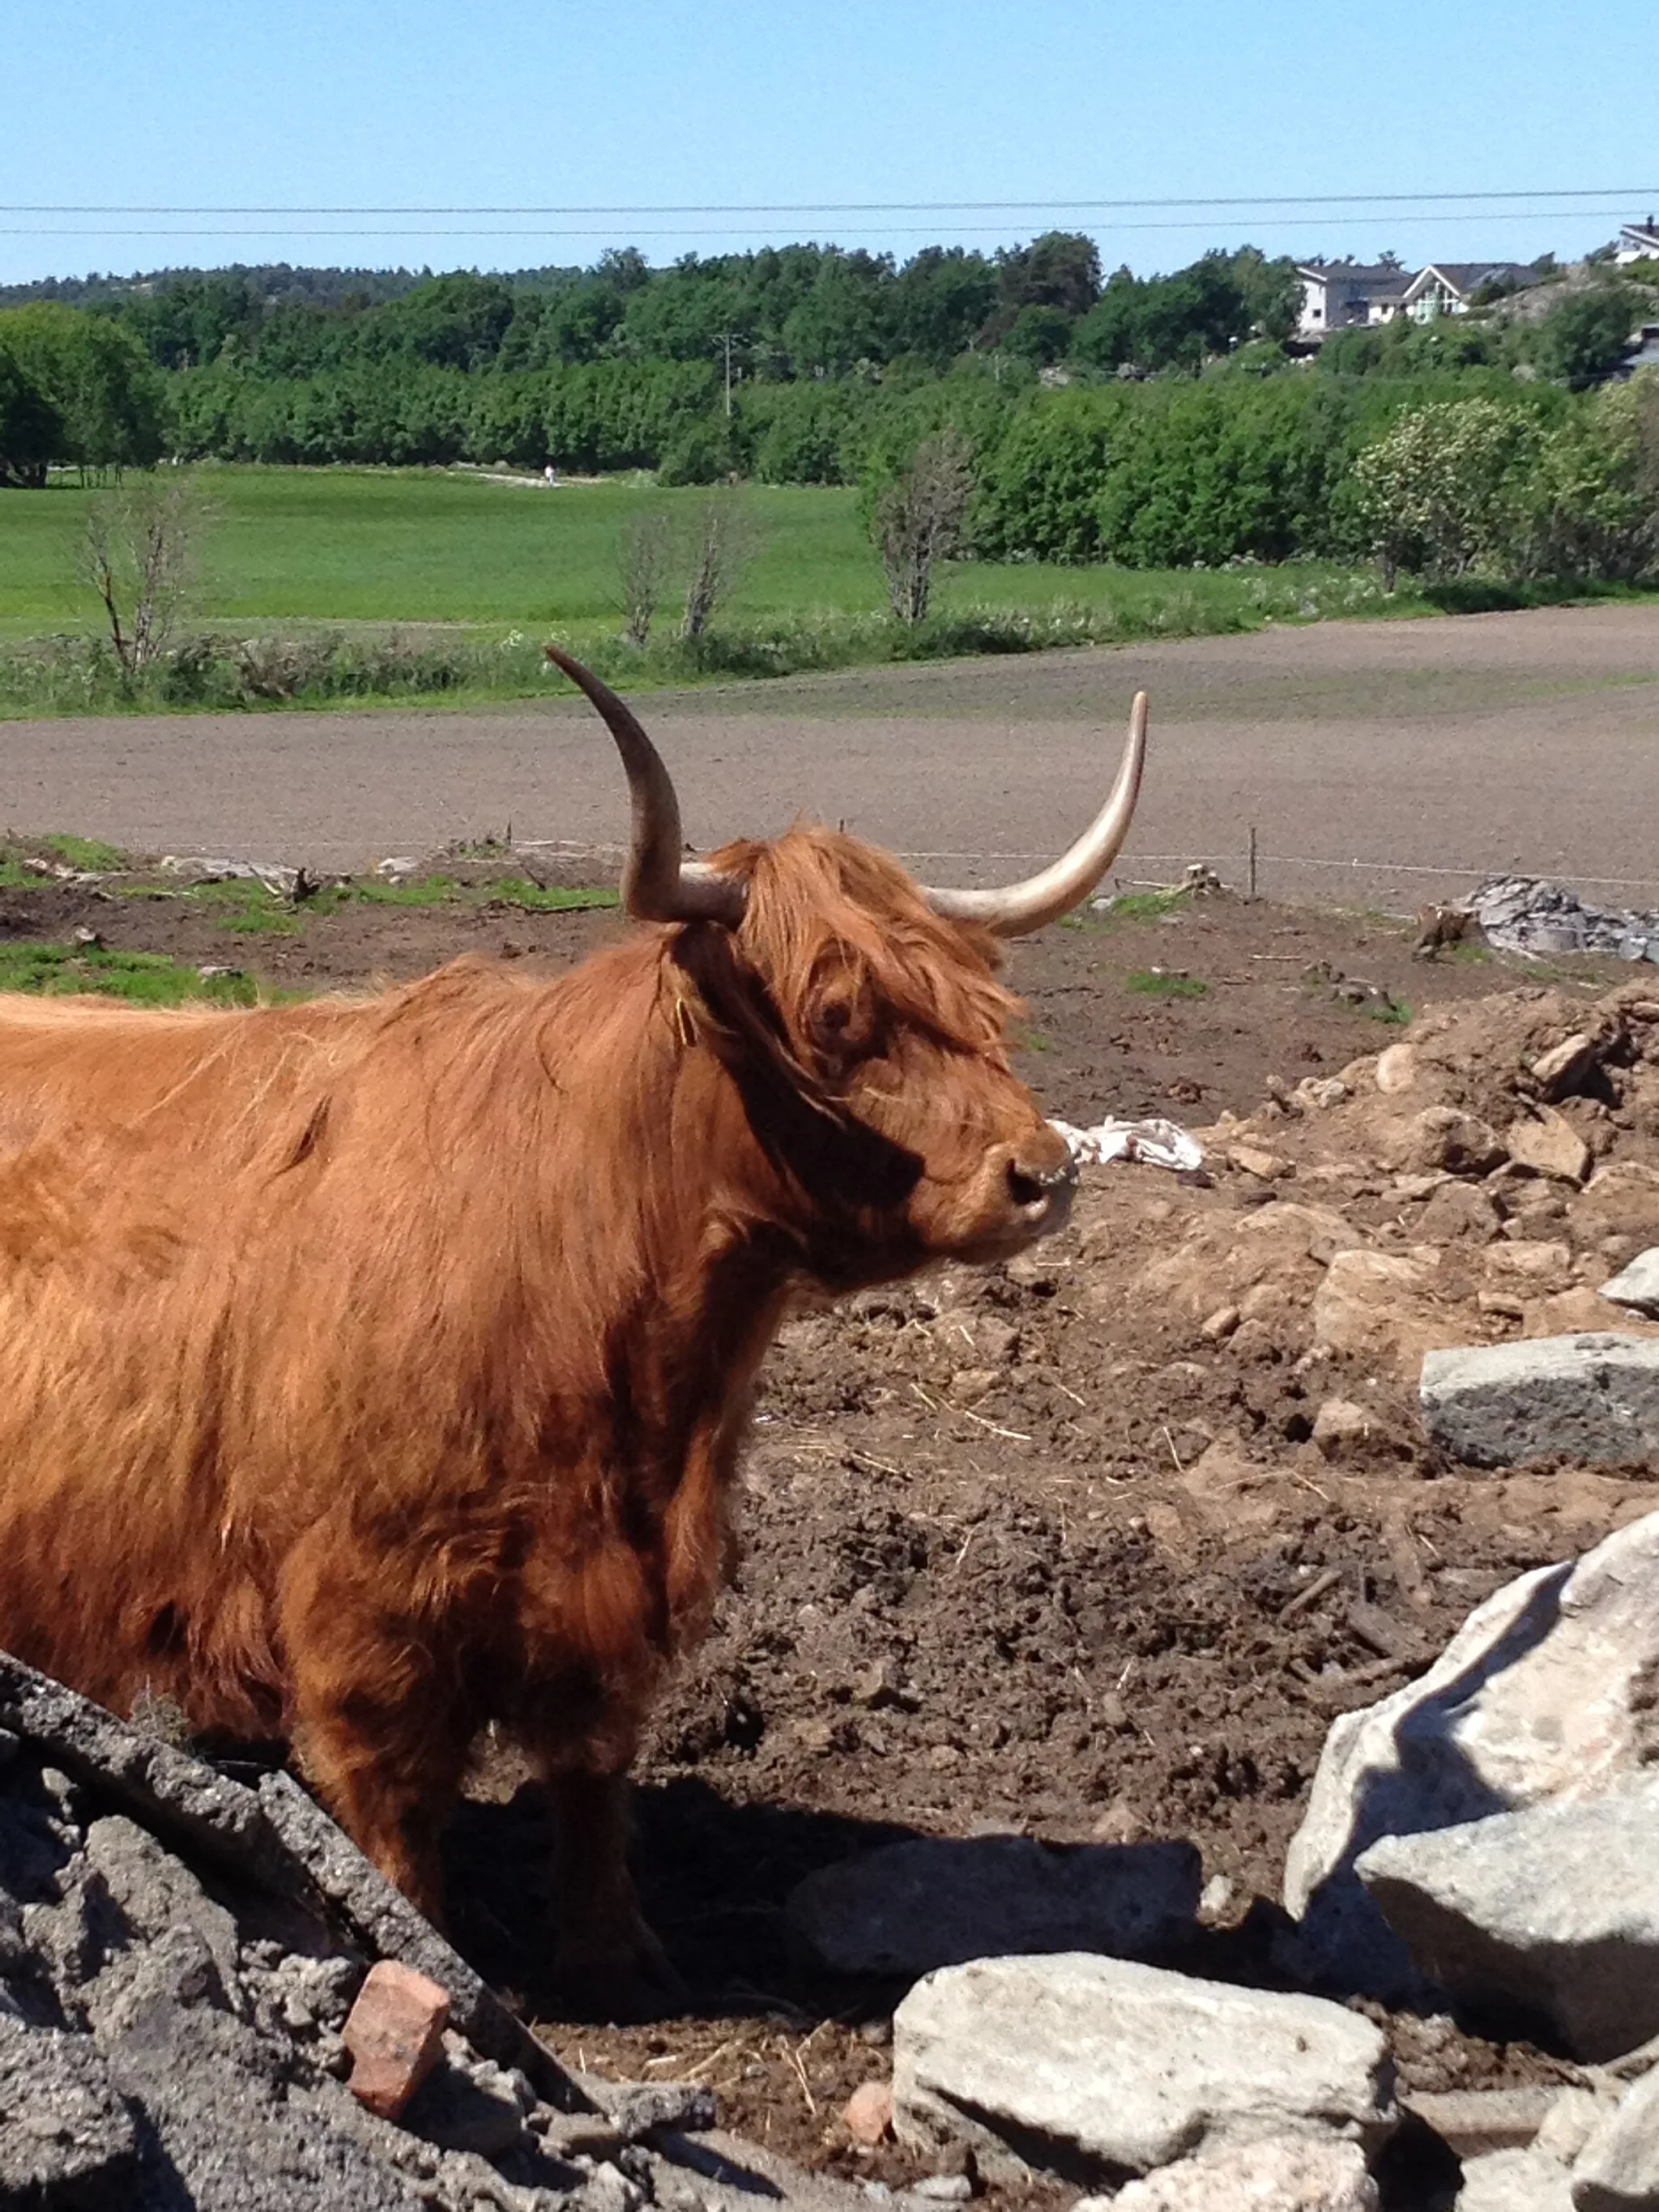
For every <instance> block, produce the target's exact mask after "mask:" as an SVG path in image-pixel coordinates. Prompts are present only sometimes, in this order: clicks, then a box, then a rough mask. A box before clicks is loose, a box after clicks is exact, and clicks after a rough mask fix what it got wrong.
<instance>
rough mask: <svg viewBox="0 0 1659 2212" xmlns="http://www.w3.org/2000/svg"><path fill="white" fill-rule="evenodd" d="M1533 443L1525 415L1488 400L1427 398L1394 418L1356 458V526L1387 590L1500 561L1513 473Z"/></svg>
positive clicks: (1508, 536) (1511, 522) (1530, 454)
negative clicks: (1399, 578)
mask: <svg viewBox="0 0 1659 2212" xmlns="http://www.w3.org/2000/svg"><path fill="white" fill-rule="evenodd" d="M1537 448H1538V433H1537V427H1536V424H1535V422H1534V419H1533V417H1532V416H1529V415H1528V414H1526V413H1524V412H1522V410H1520V409H1519V408H1516V407H1504V406H1502V405H1500V404H1499V403H1498V401H1497V400H1495V399H1450V400H1437V401H1431V403H1430V404H1428V405H1427V406H1425V407H1413V408H1411V409H1408V410H1407V411H1406V412H1405V413H1404V414H1402V415H1401V416H1399V417H1398V418H1397V419H1396V420H1395V422H1392V423H1391V424H1390V425H1389V428H1387V429H1386V430H1384V431H1383V433H1382V435H1380V436H1378V437H1376V438H1375V439H1373V440H1372V441H1370V444H1368V445H1367V446H1365V447H1364V448H1363V450H1362V451H1361V452H1360V453H1359V454H1358V457H1357V458H1356V459H1355V461H1354V465H1353V476H1354V484H1355V490H1356V495H1357V502H1358V517H1359V521H1360V524H1361V526H1362V527H1363V529H1364V531H1365V532H1366V535H1367V538H1368V540H1369V543H1370V550H1371V551H1372V552H1373V553H1375V555H1376V557H1377V559H1378V561H1379V562H1381V563H1382V566H1383V576H1384V580H1386V582H1387V583H1388V585H1389V588H1390V589H1392V588H1393V585H1394V580H1395V575H1396V574H1398V573H1399V572H1400V571H1401V569H1403V570H1405V571H1406V572H1407V574H1412V575H1419V576H1425V577H1428V578H1429V579H1430V580H1444V579H1446V578H1448V577H1453V576H1461V575H1464V574H1467V573H1468V571H1469V570H1470V569H1471V568H1476V567H1478V566H1480V565H1481V564H1483V563H1488V562H1491V563H1496V564H1498V565H1501V564H1502V562H1503V560H1504V555H1505V554H1506V552H1507V550H1508V549H1509V547H1510V544H1512V543H1513V536H1514V529H1515V505H1516V488H1515V477H1516V473H1517V472H1518V471H1520V469H1521V468H1522V465H1524V464H1526V463H1528V461H1530V460H1531V459H1533V458H1534V455H1535V453H1536V452H1537Z"/></svg>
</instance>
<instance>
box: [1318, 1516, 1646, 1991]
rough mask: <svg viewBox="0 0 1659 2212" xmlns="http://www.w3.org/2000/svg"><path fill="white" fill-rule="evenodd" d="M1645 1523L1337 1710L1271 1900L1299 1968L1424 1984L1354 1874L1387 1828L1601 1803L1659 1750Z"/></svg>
mask: <svg viewBox="0 0 1659 2212" xmlns="http://www.w3.org/2000/svg"><path fill="white" fill-rule="evenodd" d="M1655 1668H1659V1514H1649V1515H1646V1516H1644V1518H1643V1519H1642V1520H1640V1521H1636V1522H1632V1523H1631V1525H1630V1526H1629V1527H1628V1528H1621V1529H1620V1530H1619V1531H1618V1532H1617V1533H1616V1534H1613V1535H1612V1536H1609V1537H1608V1538H1607V1541H1605V1542H1604V1543H1602V1544H1599V1545H1598V1546H1597V1547H1595V1550H1594V1551H1592V1552H1588V1553H1585V1554H1584V1556H1583V1558H1582V1559H1579V1560H1577V1562H1573V1561H1568V1562H1566V1563H1565V1564H1564V1565H1559V1566H1553V1567H1539V1568H1536V1569H1534V1571H1533V1572H1531V1573H1530V1574H1526V1575H1522V1576H1521V1577H1518V1578H1517V1579H1516V1581H1514V1582H1512V1583H1507V1584H1505V1586H1504V1588H1503V1589H1500V1590H1498V1591H1497V1592H1495V1593H1494V1594H1493V1595H1492V1596H1491V1597H1489V1598H1488V1599H1487V1600H1486V1603H1485V1604H1484V1605H1482V1606H1480V1607H1478V1608H1477V1609H1476V1610H1475V1611H1474V1613H1471V1614H1470V1616H1469V1618H1468V1620H1466V1621H1465V1622H1464V1624H1463V1626H1462V1628H1461V1629H1460V1630H1459V1631H1458V1632H1457V1634H1456V1635H1455V1637H1454V1638H1452V1640H1451V1642H1450V1643H1449V1644H1448V1645H1447V1647H1446V1649H1445V1650H1444V1651H1443V1653H1442V1655H1441V1656H1440V1658H1439V1659H1438V1660H1437V1662H1436V1663H1435V1664H1434V1666H1433V1667H1432V1668H1431V1669H1430V1670H1429V1672H1428V1673H1427V1674H1425V1675H1423V1676H1422V1677H1421V1678H1420V1679H1419V1680H1417V1681H1415V1682H1412V1683H1409V1684H1407V1686H1406V1687H1405V1688H1403V1689H1401V1690H1398V1691H1396V1692H1395V1693H1394V1694H1393V1695H1392V1696H1391V1697H1388V1698H1384V1699H1383V1700H1382V1701H1381V1702H1380V1703H1379V1704H1377V1705H1370V1706H1367V1707H1364V1708H1363V1709H1362V1710H1360V1711H1356V1712H1351V1713H1344V1714H1343V1715H1342V1716H1341V1717H1340V1718H1339V1719H1338V1720H1337V1721H1336V1722H1335V1723H1334V1724H1333V1726H1332V1728H1331V1730H1330V1733H1329V1735H1328V1736H1327V1738H1326V1740H1325V1747H1324V1751H1323V1753H1322V1755H1321V1758H1320V1761H1319V1766H1318V1770H1317V1771H1316V1774H1315V1776H1314V1784H1313V1790H1312V1792H1311V1794H1310V1798H1309V1803H1308V1810H1307V1814H1306V1816H1305V1817H1304V1820H1303V1823H1302V1826H1301V1827H1300V1828H1299V1829H1298V1830H1297V1833H1296V1835H1295V1836H1294V1837H1293V1838H1291V1846H1290V1850H1289V1853H1288V1855H1287V1857H1286V1861H1285V1905H1286V1907H1287V1908H1288V1910H1289V1911H1290V1912H1291V1915H1292V1916H1293V1917H1295V1918H1296V1919H1297V1920H1298V1921H1300V1922H1301V1923H1302V1933H1303V1937H1304V1949H1305V1951H1306V1952H1308V1953H1310V1954H1311V1956H1312V1963H1313V1964H1314V1965H1315V1966H1316V1968H1317V1969H1318V1970H1319V1971H1321V1972H1322V1973H1323V1974H1324V1975H1325V1976H1326V1977H1327V1978H1328V1980H1329V1981H1330V1982H1332V1983H1334V1984H1337V1985H1340V1986H1341V1987H1344V1988H1346V1989H1363V1990H1371V1991H1373V1992H1375V1993H1376V1994H1378V1995H1382V1996H1402V1995H1404V1994H1407V1993H1409V1992H1412V1991H1413V1990H1418V1989H1419V1988H1420V1986H1421V1977H1420V1976H1419V1973H1418V1972H1417V1970H1416V1969H1415V1968H1414V1967H1413V1965H1412V1962H1411V1960H1410V1957H1409V1954H1407V1949H1406V1946H1405V1945H1404V1943H1403V1942H1401V1939H1400V1938H1399V1937H1398V1936H1396V1935H1395V1933H1394V1932H1393V1930H1392V1929H1390V1928H1389V1925H1388V1923H1387V1922H1386V1921H1385V1920H1384V1918H1383V1914H1382V1912H1381V1911H1380V1910H1379V1909H1378V1907H1377V1905H1376V1904H1375V1902H1374V1901H1373V1900H1372V1899H1371V1898H1370V1897H1369V1896H1368V1895H1367V1893H1366V1892H1365V1891H1364V1888H1363V1887H1362V1886H1361V1884H1360V1882H1359V1881H1358V1877H1357V1875H1355V1872H1354V1863H1355V1861H1356V1860H1357V1859H1358V1857H1359V1856H1360V1854H1361V1852H1363V1851H1364V1850H1367V1849H1368V1848H1369V1847H1370V1845H1371V1844H1374V1843H1376V1842H1377V1840H1378V1839H1379V1838H1382V1837H1383V1836H1414V1835H1420V1834H1423V1833H1424V1832H1426V1831H1428V1830H1431V1829H1436V1828H1447V1827H1451V1826H1456V1825H1457V1824H1459V1823H1461V1822H1464V1821H1469V1820H1483V1819H1485V1818H1486V1816H1487V1815H1488V1814H1494V1813H1502V1812H1506V1811H1510V1810H1511V1809H1513V1808H1517V1807H1520V1806H1524V1805H1538V1804H1549V1803H1557V1802H1560V1803H1571V1802H1579V1801H1582V1800H1584V1799H1588V1798H1591V1797H1595V1796H1601V1795H1603V1794H1605V1793H1606V1792H1607V1790H1609V1789H1611V1788H1613V1786H1614V1785H1615V1784H1617V1783H1618V1782H1619V1781H1620V1778H1622V1777H1625V1776H1626V1775H1631V1774H1634V1773H1636V1772H1637V1771H1638V1770H1639V1769H1640V1768H1641V1767H1642V1766H1643V1765H1644V1763H1645V1762H1646V1760H1647V1759H1650V1757H1651V1755H1652V1753H1653V1751H1654V1749H1655V1747H1656V1741H1659V1727H1656V1717H1655V1715H1654V1713H1653V1711H1651V1709H1650V1699H1649V1691H1648V1684H1649V1683H1650V1680H1651V1679H1652V1674H1653V1671H1654V1669H1655Z"/></svg>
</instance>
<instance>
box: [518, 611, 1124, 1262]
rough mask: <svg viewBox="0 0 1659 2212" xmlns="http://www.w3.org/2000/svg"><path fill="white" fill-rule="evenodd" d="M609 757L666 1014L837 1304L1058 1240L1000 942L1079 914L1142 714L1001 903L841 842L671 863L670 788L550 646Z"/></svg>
mask: <svg viewBox="0 0 1659 2212" xmlns="http://www.w3.org/2000/svg"><path fill="white" fill-rule="evenodd" d="M547 651H548V657H549V658H550V659H551V660H553V661H554V662H556V664H557V665H558V666H559V667H560V668H562V670H563V671H565V673H566V674H567V675H568V676H569V677H570V678H571V679H572V681H573V682H574V683H575V684H578V685H579V686H580V689H581V690H583V691H585V692H586V695H587V696H588V697H589V699H591V700H592V702H593V704H594V706H595V707H596V708H598V709H599V713H600V714H601V715H602V716H603V717H604V719H605V723H606V724H607V726H609V728H610V730H611V735H612V736H613V737H614V738H615V739H616V741H617V749H618V750H619V751H620V752H621V755H622V759H623V768H624V769H625V770H626V772H627V775H628V780H629V788H630V791H631V793H632V799H633V840H632V845H631V848H630V851H629V858H628V861H627V865H626V866H625V868H624V870H623V884H622V888H623V904H624V906H625V907H626V908H627V910H628V911H629V913H630V914H632V915H636V916H637V917H639V918H640V919H641V920H642V921H653V922H659V923H667V924H673V925H677V927H675V928H674V929H673V931H672V933H671V939H670V942H669V944H668V946H667V948H666V959H665V967H664V975H665V979H666V981H667V983H668V988H669V992H670V994H671V998H672V1000H673V1003H672V1004H671V1006H669V1007H667V1008H666V1009H665V1012H666V1014H667V1017H668V1018H669V1019H671V1021H672V1022H674V1023H675V1024H677V1025H678V1029H679V1031H680V1034H681V1036H682V1038H683V1040H684V1042H686V1044H687V1045H688V1046H689V1045H690V1044H691V1043H692V1042H707V1043H708V1045H709V1046H710V1047H712V1048H713V1050H714V1053H715V1054H716V1055H717V1057H718V1058H719V1060H720V1062H721V1064H722V1065H723V1066H724V1067H725V1068H726V1072H727V1073H728V1074H729V1075H730V1076H731V1077H732V1079H733V1081H734V1082H735V1084H736V1086H737V1091H738V1097H740V1099H741V1101H742V1104H743V1109H744V1114H745V1115H746V1119H747V1121H748V1124H749V1127H750V1131H751V1132H752V1133H753V1134H754V1136H755V1137H756V1139H757V1142H758V1146H759V1150H760V1154H761V1156H762V1158H763V1159H764V1161H765V1163H766V1164H767V1168H768V1170H769V1176H770V1177H771V1182H770V1185H769V1189H768V1192H767V1194H766V1203H765V1211H766V1212H767V1213H768V1214H769V1216H770V1217H772V1218H775V1220H776V1223H777V1225H778V1227H779V1228H780V1229H781V1230H783V1231H786V1232H787V1234H789V1235H790V1236H791V1237H793V1239H794V1240H796V1242H797V1243H798V1244H799V1248H800V1249H801V1254H802V1257H803V1259H804V1261H805V1264H806V1266H807V1267H809V1268H810V1269H811V1272H813V1273H816V1274H818V1275H819V1276H821V1277H822V1278H823V1279H824V1280H826V1281H828V1282H830V1283H836V1284H841V1285H845V1284H848V1283H850V1282H854V1281H860V1280H862V1281H877V1280H880V1279H883V1278H884V1277H890V1276H893V1275H897V1274H901V1273H906V1272H908V1270H909V1269H910V1268H912V1267H915V1266H917V1265H919V1264H921V1262H923V1261H927V1260H929V1259H937V1258H944V1257H959V1258H966V1259H976V1260H985V1259H999V1258H1005V1257H1006V1256H1008V1255H1010V1254H1012V1253H1014V1252H1016V1251H1018V1250H1019V1249H1021V1248H1022V1247H1023V1246H1024V1245H1026V1244H1028V1243H1030V1242H1032V1240H1033V1239H1034V1238H1036V1237H1042V1236H1046V1235H1047V1234H1048V1232H1049V1231H1052V1230H1054V1229H1057V1228H1059V1227H1060V1225H1062V1224H1063V1223H1064V1221H1065V1220H1066V1216H1067V1214H1068V1212H1070V1208H1071V1200H1072V1193H1073V1184H1074V1182H1075V1170H1074V1169H1073V1163H1072V1159H1071V1156H1070V1154H1069V1152H1068V1151H1067V1149H1066V1145H1065V1143H1064V1142H1063V1140H1062V1139H1060V1136H1059V1135H1057V1134H1056V1133H1055V1132H1054V1129H1053V1128H1051V1127H1049V1125H1048V1122H1047V1121H1045V1119H1044V1117H1043V1115H1042V1112H1041V1110H1040V1109H1039V1108H1038V1106H1037V1104H1036V1100H1035V1099H1034V1098H1033V1097H1031V1094H1030V1091H1028V1090H1027V1089H1026V1088H1025V1086H1024V1084H1023V1083H1021V1082H1020V1081H1019V1080H1018V1078H1017V1077H1016V1076H1015V1075H1014V1073H1013V1072H1012V1069H1011V1068H1010V1066H1009V1064H1008V1038H1007V1029H1008V1023H1009V1018H1010V1017H1011V1016H1012V1013H1013V1012H1015V1010H1016V1001H1015V1000H1013V999H1012V997H1011V996H1010V995H1009V994H1008V993H1007V992H1006V990H1004V988H1003V987H1002V986H1001V984H1000V982H999V981H998V980H997V969H998V966H999V963H1000V945H999V943H998V940H999V939H1001V938H1006V937H1013V936H1018V935H1023V934H1024V933H1028V932H1030V931H1031V930H1035V929H1039V928H1041V927H1042V925H1043V924H1044V923H1045V922H1048V921H1054V919H1055V918H1056V917H1057V916H1058V915H1062V914H1064V913H1066V910H1067V909H1068V908H1071V907H1073V906H1074V905H1076V904H1077V902H1078V901H1079V899H1082V898H1084V897H1085V896H1087V894H1088V893H1089V892H1090V891H1091V890H1092V889H1093V888H1094V886H1095V885H1096V884H1097V883H1098V882H1099V880H1100V878H1101V877H1102V876H1103V874H1104V873H1105V872H1106V870H1107V868H1108V867H1109V866H1110V865H1111V862H1112V860H1113V859H1114V857H1115V855H1116V854H1117V852H1118V849H1119V848H1120V847H1121V844H1122V842H1123V840H1124V837H1125V836H1126V835H1127V830H1128V827H1129V819H1130V816H1131V815H1132V813H1133V810H1134V804H1135V798H1136V794H1137V793H1138V792H1139V785H1140V773H1141V765H1142V762H1143V759H1144V757H1145V751H1146V695H1145V694H1144V693H1140V694H1139V695H1137V696H1136V699H1135V702H1134V708H1133V713H1132V714H1131V718H1130V729H1129V738H1128V742H1127V745H1126V747H1125V749H1124V752H1123V757H1122V761H1121V764H1120V766H1119V769H1118V772H1117V777H1116V780H1115V782H1114V784H1113V786H1112V789H1111V792H1110V793H1109V796H1108V798H1107V799H1106V802H1105V804H1104V805H1103V807H1102V808H1101V810H1100V812H1099V813H1098V815H1097V817H1096V818H1095V820H1094V821H1093V822H1092V823H1091V825H1090V827H1089V828H1088V829H1087V830H1085V833H1084V835H1083V836H1081V837H1080V838H1079V840H1078V842H1077V843H1076V844H1075V845H1073V847H1072V848H1071V850H1070V851H1069V852H1068V853H1066V854H1065V855H1064V856H1063V858H1061V859H1060V860H1057V861H1055V862H1054V865H1053V866H1050V867H1048V868H1046V869H1044V870H1043V871H1042V873H1041V874H1040V875H1036V876H1033V877H1031V878H1030V879H1029V880H1028V881H1026V882H1024V883H1021V884H1012V885H1010V886H1009V887H1008V888H1007V889H1006V890H929V889H927V888H926V887H924V886H923V885H921V884H917V883H915V881H914V880H913V879H912V878H910V877H909V876H908V875H907V874H906V872H904V870H903V869H902V868H901V867H900V866H899V865H898V864H897V862H896V860H893V859H891V858H890V856H889V855H888V854H885V853H883V852H880V851H878V850H877V849H876V848H873V847H872V846H869V845H866V844H864V843H863V842H860V840H859V839H857V838H855V837H849V836H845V835H844V834H842V833H839V832H836V831H832V830H828V829H812V828H797V829H791V830H789V831H788V832H787V834H786V835H785V836H781V837H778V838H774V839H769V840H768V841H766V842H742V843H738V844H733V845H728V846H726V847H724V848H722V849H721V850H720V851H719V852H716V853H714V854H711V855H710V856H709V857H708V859H707V860H700V861H696V862H689V861H686V860H684V859H683V857H682V850H683V848H682V840H681V835H680V816H679V806H678V801H677V799H676V798H675V793H674V787H673V784H672V782H671V780H670V777H669V775H668V771H667V769H665V767H664V765H663V763H662V760H661V757H659V754H658V752H657V750H656V748H655V746H654V745H653V744H652V742H651V740H650V738H648V737H647V735H646V733H645V732H644V730H643V729H642V728H641V726H640V724H639V723H638V721H637V720H635V716H634V715H633V714H632V713H631V712H630V711H629V708H627V707H626V706H625V705H624V704H623V702H622V701H621V700H620V699H618V698H617V696H616V695H615V693H614V692H612V691H611V690H609V689H608V688H607V687H606V686H605V684H602V683H600V682H599V678H597V677H595V676H593V675H592V674H591V673H590V671H588V670H586V669H585V668H584V667H582V666H581V665H580V663H579V662H577V661H574V660H572V659H569V658H568V656H567V655H566V654H564V653H561V652H559V651H557V650H556V648H555V647H551V646H550V647H548V648H547Z"/></svg>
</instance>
